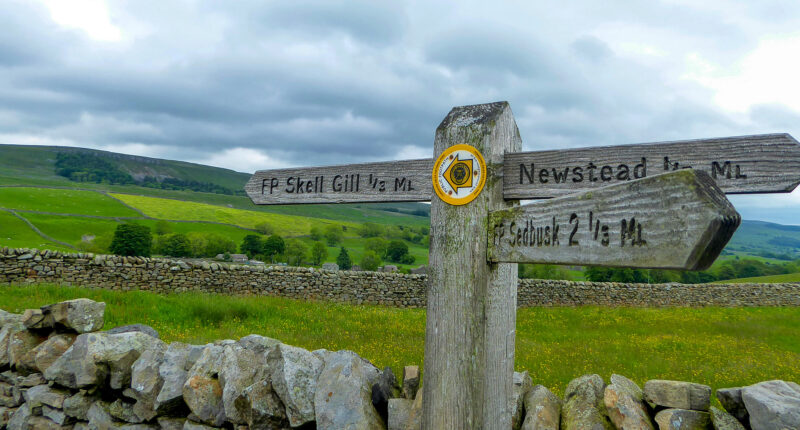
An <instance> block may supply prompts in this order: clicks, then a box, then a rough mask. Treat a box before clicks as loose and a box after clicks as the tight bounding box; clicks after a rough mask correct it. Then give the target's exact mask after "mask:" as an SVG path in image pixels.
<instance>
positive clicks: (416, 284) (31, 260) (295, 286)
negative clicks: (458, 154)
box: [0, 248, 800, 308]
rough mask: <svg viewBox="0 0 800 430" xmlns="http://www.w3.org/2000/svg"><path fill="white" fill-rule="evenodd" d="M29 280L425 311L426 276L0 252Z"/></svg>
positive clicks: (539, 289) (693, 296) (687, 297)
mask: <svg viewBox="0 0 800 430" xmlns="http://www.w3.org/2000/svg"><path fill="white" fill-rule="evenodd" d="M33 282H52V283H59V284H66V285H80V286H86V287H91V288H104V289H111V290H122V291H127V290H144V291H153V292H157V293H168V292H184V291H197V292H209V293H221V294H237V295H270V296H280V297H288V298H294V299H314V300H330V301H337V302H346V303H355V304H380V305H388V306H397V307H406V308H419V307H424V306H425V288H426V282H427V277H426V276H425V275H418V274H412V275H405V274H398V273H380V272H353V271H329V270H319V269H313V268H305V267H285V266H267V267H264V266H242V265H227V264H220V263H209V262H195V261H182V260H170V259H160V258H141V257H119V256H108V255H93V254H82V253H79V254H67V253H61V252H57V251H49V250H45V251H38V250H32V249H12V248H0V283H13V284H24V283H33ZM518 305H519V306H522V307H524V306H580V305H605V306H647V307H659V306H800V283H787V284H653V285H648V284H624V283H610V282H605V283H604V282H598V283H596V282H571V281H549V280H532V279H522V280H520V281H519V289H518Z"/></svg>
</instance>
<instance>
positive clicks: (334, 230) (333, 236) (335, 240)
mask: <svg viewBox="0 0 800 430" xmlns="http://www.w3.org/2000/svg"><path fill="white" fill-rule="evenodd" d="M343 235H344V234H343V233H342V228H341V227H340V226H338V225H336V224H330V225H328V226H326V227H325V242H327V243H328V246H336V245H337V244H339V243H340V242H341V241H342V236H343Z"/></svg>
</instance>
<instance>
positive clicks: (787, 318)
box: [0, 285, 800, 395]
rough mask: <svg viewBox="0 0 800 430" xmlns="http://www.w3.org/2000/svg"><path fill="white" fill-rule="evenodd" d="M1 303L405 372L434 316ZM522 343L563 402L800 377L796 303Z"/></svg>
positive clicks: (530, 314)
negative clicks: (592, 390) (589, 380)
mask: <svg viewBox="0 0 800 430" xmlns="http://www.w3.org/2000/svg"><path fill="white" fill-rule="evenodd" d="M0 296H2V297H3V300H2V302H0V308H2V309H4V310H7V311H9V312H22V311H23V310H24V309H26V308H34V307H39V306H42V305H45V304H49V303H54V302H58V301H62V300H68V299H73V298H78V297H88V298H91V299H93V300H98V301H104V302H106V303H107V307H106V326H105V328H111V327H115V326H118V325H124V324H133V323H144V324H148V325H151V326H152V327H154V328H155V329H156V330H158V332H159V333H160V334H161V337H162V339H164V340H165V341H167V342H173V341H181V342H190V343H195V344H203V343H207V342H211V341H213V340H217V339H225V338H230V339H238V338H240V337H242V336H246V335H248V334H253V333H255V334H260V335H263V336H268V337H272V338H275V339H279V340H281V341H282V342H285V343H288V344H291V345H297V346H300V347H303V348H306V349H309V350H313V349H318V348H326V349H330V350H340V349H349V350H353V351H355V352H357V353H358V354H359V355H361V356H363V357H365V358H367V359H368V360H370V361H372V362H373V363H374V364H375V365H377V366H379V367H384V366H391V367H392V369H393V370H394V372H395V374H396V375H399V374H402V366H404V365H409V364H418V365H420V366H422V364H423V353H424V339H425V310H424V309H397V308H389V307H382V306H354V305H345V304H336V303H327V302H315V301H296V300H291V299H284V298H277V297H228V296H216V295H205V294H198V293H183V294H173V295H166V296H160V295H156V294H153V293H148V292H142V291H132V292H115V291H107V290H90V289H83V288H72V287H58V286H54V285H35V286H26V287H20V286H0ZM516 346H517V348H516V369H517V370H518V371H523V370H527V371H528V372H530V374H531V377H532V378H533V381H534V383H537V384H543V385H545V386H547V387H549V388H551V389H553V390H554V391H555V392H556V393H558V394H559V395H563V392H564V389H565V388H566V385H567V383H568V382H569V381H570V380H571V379H572V378H575V377H577V376H580V375H582V374H586V373H598V374H600V375H602V376H603V377H604V378H606V379H607V378H608V377H609V376H610V375H611V374H612V373H620V374H623V375H626V376H628V377H630V378H632V379H633V380H634V381H636V382H637V383H639V384H643V383H644V382H645V381H646V380H648V379H657V378H665V379H677V380H686V381H694V382H699V383H703V384H708V385H710V386H712V387H713V388H715V389H716V388H723V387H733V386H742V385H748V384H752V383H755V382H759V381H763V380H769V379H784V380H790V381H791V380H794V381H797V380H800V313H798V312H797V310H796V309H795V308H737V309H732V308H662V309H641V308H624V307H616V308H606V307H594V306H587V307H574V308H573V307H553V308H524V309H520V310H518V311H517V336H516ZM423 371H424V369H423Z"/></svg>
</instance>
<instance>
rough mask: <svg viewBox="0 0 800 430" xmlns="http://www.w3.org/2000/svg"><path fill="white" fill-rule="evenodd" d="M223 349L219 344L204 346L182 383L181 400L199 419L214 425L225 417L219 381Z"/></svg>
mask: <svg viewBox="0 0 800 430" xmlns="http://www.w3.org/2000/svg"><path fill="white" fill-rule="evenodd" d="M224 349H225V347H224V346H223V345H220V344H212V345H208V346H206V347H205V348H204V349H203V353H202V354H201V355H200V358H199V359H198V360H197V362H196V363H195V364H194V366H192V368H191V369H190V370H189V372H188V373H187V379H186V382H185V383H184V384H183V400H184V401H185V402H186V405H187V406H189V409H190V410H191V411H192V413H193V414H194V415H195V416H197V419H198V420H199V421H201V422H203V423H206V424H210V425H215V426H220V425H222V423H223V422H225V418H226V417H225V407H224V404H223V403H222V385H221V384H220V381H219V374H220V371H221V370H222V360H223V353H224Z"/></svg>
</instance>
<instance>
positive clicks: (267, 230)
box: [256, 222, 275, 236]
mask: <svg viewBox="0 0 800 430" xmlns="http://www.w3.org/2000/svg"><path fill="white" fill-rule="evenodd" d="M256 231H257V232H259V233H261V234H263V235H264V236H269V235H271V234H275V227H273V226H272V224H270V223H268V222H262V223H260V224H256Z"/></svg>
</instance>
